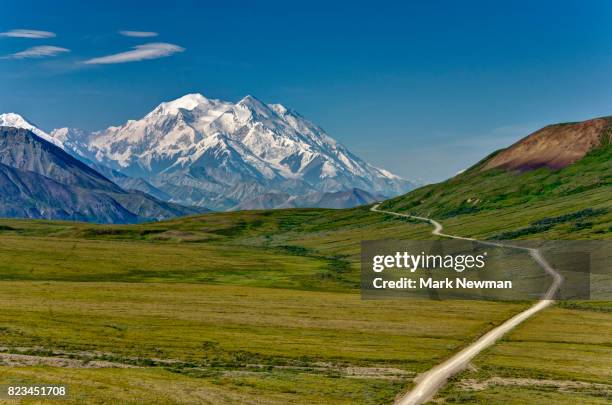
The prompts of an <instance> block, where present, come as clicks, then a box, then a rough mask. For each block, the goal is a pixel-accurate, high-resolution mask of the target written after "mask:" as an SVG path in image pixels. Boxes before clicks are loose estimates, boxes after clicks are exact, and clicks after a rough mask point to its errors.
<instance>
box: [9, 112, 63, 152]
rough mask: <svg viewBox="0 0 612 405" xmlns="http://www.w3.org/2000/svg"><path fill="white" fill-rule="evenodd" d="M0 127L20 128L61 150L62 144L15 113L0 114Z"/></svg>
mask: <svg viewBox="0 0 612 405" xmlns="http://www.w3.org/2000/svg"><path fill="white" fill-rule="evenodd" d="M0 127H13V128H22V129H27V130H29V131H32V133H34V134H35V135H36V136H38V137H40V138H42V139H44V140H45V141H47V142H51V143H52V144H54V145H55V146H59V147H60V148H63V146H62V142H61V141H60V140H58V139H55V138H54V137H52V136H50V135H49V134H47V133H46V132H44V131H42V130H40V129H39V128H37V127H36V126H35V125H32V124H30V123H29V122H28V121H27V120H26V119H25V118H23V117H22V116H21V115H19V114H15V113H4V114H0Z"/></svg>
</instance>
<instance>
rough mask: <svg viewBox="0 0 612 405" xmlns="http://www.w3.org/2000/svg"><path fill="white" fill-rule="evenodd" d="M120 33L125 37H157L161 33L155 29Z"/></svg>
mask: <svg viewBox="0 0 612 405" xmlns="http://www.w3.org/2000/svg"><path fill="white" fill-rule="evenodd" d="M119 34H121V35H123V36H124V37H134V38H150V37H156V36H158V35H159V34H158V33H157V32H153V31H119Z"/></svg>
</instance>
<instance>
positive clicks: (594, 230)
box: [0, 147, 612, 404]
mask: <svg viewBox="0 0 612 405" xmlns="http://www.w3.org/2000/svg"><path fill="white" fill-rule="evenodd" d="M603 150H604V152H602V151H599V152H597V153H594V154H592V155H589V157H588V158H585V159H583V160H582V161H581V162H579V163H577V164H575V165H572V166H570V167H568V168H566V169H563V170H561V171H557V172H551V171H547V170H537V171H534V172H529V173H523V174H516V173H502V172H486V173H480V172H478V170H477V167H476V168H475V169H471V170H469V171H467V172H466V173H464V174H463V175H461V176H460V177H459V179H460V180H449V181H447V182H445V183H441V184H438V185H433V186H426V187H423V188H421V189H419V190H416V191H414V192H412V193H410V194H408V195H406V196H403V197H400V198H397V199H393V200H389V201H388V202H385V203H384V204H383V208H385V209H388V210H394V211H398V212H412V213H417V214H420V215H428V216H431V217H433V218H436V219H439V220H440V221H441V222H442V223H443V224H444V225H445V231H446V232H449V233H454V234H460V235H465V236H476V237H478V238H483V239H485V238H490V239H499V238H510V239H513V238H535V239H538V238H543V239H546V238H557V239H609V238H611V237H612V232H611V231H610V227H611V226H612V206H611V202H610V201H611V198H610V197H611V196H612V192H611V188H610V187H611V186H610V171H611V170H612V169H611V168H610V167H609V165H608V164H607V162H608V161H609V157H610V156H609V155H605V153H609V151H610V148H609V147H608V148H604V149H603ZM567 179H570V180H567ZM430 232H431V227H430V226H429V225H428V224H426V223H422V222H418V221H413V220H407V219H402V218H398V217H395V216H391V215H386V214H381V213H376V212H371V211H370V210H369V207H359V208H354V209H347V210H325V209H291V210H273V211H243V212H229V213H211V214H205V215H200V216H193V217H185V218H179V219H175V220H171V221H164V222H157V223H145V224H139V225H126V226H124V225H112V226H111V225H94V224H86V223H74V222H58V221H34V220H15V219H2V220H0V305H1V308H2V311H0V377H1V379H2V381H3V382H10V383H15V384H22V383H34V382H44V383H66V384H69V385H70V389H71V394H70V395H71V398H70V399H69V400H68V403H82V402H83V401H88V402H91V403H118V402H120V403H142V402H153V401H155V402H158V403H211V404H220V403H228V404H229V403H270V404H276V403H279V404H281V403H282V404H285V403H305V404H306V403H308V404H312V403H364V404H379V403H391V402H392V401H393V399H394V398H395V397H396V396H397V395H398V394H400V393H402V392H404V391H406V390H407V389H409V388H410V387H411V385H412V384H413V379H414V378H415V376H416V375H417V374H418V373H421V372H423V371H425V370H427V369H428V368H430V367H431V366H433V365H435V364H437V363H439V362H440V361H441V360H443V359H445V358H447V357H449V356H451V355H452V354H453V353H455V352H456V351H457V350H459V349H460V348H462V347H464V346H465V345H467V344H469V343H470V342H471V341H473V340H474V339H476V338H477V337H478V336H480V335H482V334H483V333H485V332H486V331H487V330H489V329H491V328H492V327H494V326H496V325H498V324H500V323H501V322H503V321H504V320H505V319H507V318H509V317H510V316H512V315H513V314H515V313H516V312H518V311H520V310H522V309H524V308H526V307H527V306H528V305H529V303H527V302H504V303H500V302H480V301H433V300H429V301H411V300H401V301H363V300H361V298H360V294H359V290H358V287H359V254H360V242H361V241H362V240H373V239H386V238H387V239H431V238H432V236H431V234H430ZM611 322H612V315H611V314H610V306H609V303H594V302H585V303H576V302H561V303H558V304H557V305H556V306H554V307H552V308H550V309H547V310H545V311H544V312H542V313H540V314H538V315H537V316H535V317H534V318H532V319H529V320H528V321H527V322H525V323H524V324H523V325H521V326H520V327H519V328H517V329H516V330H514V331H513V332H512V333H510V334H509V335H508V336H506V337H505V338H504V339H503V340H502V341H501V342H499V344H497V345H495V346H493V347H492V348H491V349H489V350H488V351H487V352H485V353H483V354H482V355H481V356H478V357H477V358H476V360H475V361H474V364H473V367H471V368H470V370H467V371H466V372H464V373H462V374H461V375H459V376H457V377H455V378H454V379H453V381H451V383H450V384H449V385H448V386H447V387H446V388H445V389H444V390H443V391H442V392H440V394H439V397H438V399H437V400H440V401H446V402H447V403H453V402H455V403H457V402H459V403H461V402H464V403H465V402H473V403H486V404H491V403H534V402H538V401H539V402H550V403H564V402H565V403H570V402H573V403H576V402H578V403H604V402H605V401H606V400H609V399H610V391H609V390H608V389H609V387H610V384H609V382H610V380H611V378H612V368H611V367H610V364H612V358H611V357H610V356H611V353H612V350H611V349H612V334H611V331H612V323H611Z"/></svg>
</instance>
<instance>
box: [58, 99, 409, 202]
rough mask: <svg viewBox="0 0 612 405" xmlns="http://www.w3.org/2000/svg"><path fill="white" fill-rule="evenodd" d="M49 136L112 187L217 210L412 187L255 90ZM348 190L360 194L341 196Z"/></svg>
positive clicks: (371, 196)
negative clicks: (267, 101) (242, 95)
mask: <svg viewBox="0 0 612 405" xmlns="http://www.w3.org/2000/svg"><path fill="white" fill-rule="evenodd" d="M50 136H51V137H52V138H53V140H54V141H55V142H56V143H57V144H60V145H61V146H62V147H63V148H64V149H65V150H66V151H67V152H68V153H70V154H72V155H73V156H75V157H77V158H78V159H80V160H82V161H84V162H87V163H88V164H90V165H101V166H104V167H107V168H109V169H112V170H113V171H114V172H113V173H117V174H118V175H117V176H114V175H112V174H111V173H109V172H105V171H104V170H102V171H103V172H105V174H106V175H109V176H110V177H111V178H112V179H113V180H114V181H116V182H117V183H119V184H122V182H127V183H129V186H130V187H133V188H137V189H139V190H142V191H144V192H148V193H151V194H153V195H155V196H156V197H158V198H163V197H168V199H169V200H170V201H173V202H177V203H180V204H183V205H194V206H203V207H209V208H212V209H215V210H227V209H241V208H243V207H250V208H277V207H282V206H287V205H292V204H298V205H300V206H302V205H304V204H305V205H307V206H319V205H318V204H319V203H320V202H321V201H328V202H329V204H327V203H325V205H329V206H338V207H342V208H345V207H347V205H346V204H353V203H356V202H360V201H365V202H371V201H374V200H375V199H377V198H379V197H380V196H387V197H389V196H395V195H398V194H402V193H404V192H406V191H408V190H410V189H412V188H414V186H415V185H414V183H412V182H410V181H408V180H404V179H402V178H400V177H398V176H395V175H393V174H391V173H389V172H387V171H386V170H383V169H379V168H377V167H374V166H372V165H370V164H368V163H366V162H364V161H363V160H362V159H360V158H359V157H357V156H355V155H354V154H353V153H351V152H350V151H349V150H348V149H347V148H346V147H344V146H343V145H341V144H340V143H338V142H337V141H335V140H334V139H333V138H331V137H330V136H329V135H327V133H325V131H324V130H323V129H321V128H320V127H318V126H316V125H315V124H313V123H312V122H310V121H308V120H306V119H305V118H303V117H302V116H300V115H299V114H298V113H296V112H295V111H292V110H290V109H288V108H286V107H284V106H282V105H280V104H265V103H263V102H261V101H260V100H258V99H256V98H255V97H252V96H247V97H245V98H243V99H242V100H240V101H239V102H238V103H236V104H234V103H231V102H226V101H221V100H214V99H207V98H206V97H204V96H202V95H201V94H188V95H186V96H183V97H181V98H179V99H176V100H174V101H170V102H166V103H162V104H160V105H159V106H157V107H156V108H155V109H154V110H153V111H151V112H150V113H148V114H147V115H145V116H144V117H143V118H142V119H140V120H136V121H134V120H130V121H128V122H127V123H125V124H123V125H120V126H116V127H110V128H107V129H105V130H102V131H97V132H91V133H90V132H86V131H83V130H80V129H75V128H60V129H56V130H54V131H53V132H52V133H51V134H50ZM94 167H95V166H94ZM99 167H100V166H99ZM121 176H124V177H121ZM127 177H129V179H128V178H127ZM134 179H139V180H134ZM353 190H357V191H356V193H357V194H359V195H360V196H361V197H360V198H356V199H351V198H345V197H344V196H340V195H341V193H345V192H353ZM339 193H340V194H339ZM333 196H338V197H339V200H338V202H331V201H330V199H333ZM340 201H344V204H343V203H341V202H340Z"/></svg>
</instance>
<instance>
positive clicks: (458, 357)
mask: <svg viewBox="0 0 612 405" xmlns="http://www.w3.org/2000/svg"><path fill="white" fill-rule="evenodd" d="M379 206H380V204H376V205H374V206H373V207H372V208H371V209H370V210H371V211H374V212H380V213H384V214H389V215H395V216H398V217H405V218H412V219H417V220H421V221H425V222H429V223H430V224H431V225H433V227H434V230H433V231H432V234H433V235H437V236H443V237H447V238H452V239H463V240H471V241H475V242H478V243H482V244H484V245H491V246H499V247H506V248H513V249H521V250H526V251H528V252H529V254H530V255H531V257H532V258H533V259H534V260H535V261H536V262H537V263H538V264H539V265H540V266H541V267H542V268H543V269H544V271H546V273H548V274H549V275H550V276H551V277H552V279H553V282H552V284H551V285H550V287H549V288H548V290H547V291H546V294H544V298H543V299H541V300H540V301H538V302H537V303H536V304H534V305H533V306H531V307H530V308H529V309H526V310H525V311H523V312H520V313H518V314H516V315H515V316H513V317H512V318H510V319H508V320H507V321H506V322H504V323H502V324H501V325H499V326H498V327H496V328H494V329H492V330H490V331H489V332H487V333H486V334H485V335H483V336H481V337H480V338H479V339H478V340H476V341H475V342H474V343H472V344H470V345H469V346H467V347H466V348H464V349H462V350H461V351H460V352H458V353H457V354H455V355H454V356H452V357H451V358H449V359H448V360H446V361H444V362H443V363H441V364H438V365H437V366H435V367H433V368H432V369H430V370H428V371H427V372H425V373H424V374H421V375H420V376H419V377H418V379H417V380H418V381H417V384H416V386H415V387H414V388H413V389H412V390H411V391H409V392H407V393H406V394H405V395H403V396H402V397H400V398H399V399H397V400H396V402H395V403H396V405H418V404H422V403H423V402H425V401H428V400H430V399H432V398H433V396H434V395H435V394H436V392H438V390H439V389H440V388H442V387H443V386H444V384H445V383H446V381H448V379H449V378H450V377H452V376H453V375H455V374H457V373H459V372H460V371H462V370H464V369H465V368H466V367H467V365H468V364H469V362H470V361H471V360H472V359H473V358H474V357H476V355H478V354H479V353H480V352H482V351H483V350H484V349H486V348H488V347H489V346H492V345H493V344H494V343H495V342H497V341H498V340H499V339H500V338H501V337H502V336H504V335H505V334H506V333H508V332H509V331H510V330H512V329H513V328H515V327H516V326H518V325H519V324H520V323H521V322H523V321H524V320H526V319H527V318H529V317H531V316H532V315H534V314H535V313H537V312H539V311H541V310H543V309H544V308H546V307H548V306H549V305H551V304H552V303H553V302H554V300H553V298H554V296H555V294H556V292H557V290H558V289H559V287H560V286H561V283H563V276H561V274H559V273H558V272H557V271H556V270H555V269H554V268H553V267H552V266H551V265H550V264H549V263H548V262H547V261H546V259H544V257H543V256H542V254H541V253H540V251H539V250H538V249H531V248H526V247H522V246H516V245H509V244H505V243H498V242H488V241H479V240H476V239H473V238H466V237H463V236H456V235H449V234H445V233H442V229H443V227H442V224H440V223H439V222H437V221H435V220H433V219H431V218H425V217H419V216H415V215H407V214H399V213H397V212H392V211H384V210H379V209H378V207H379Z"/></svg>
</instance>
